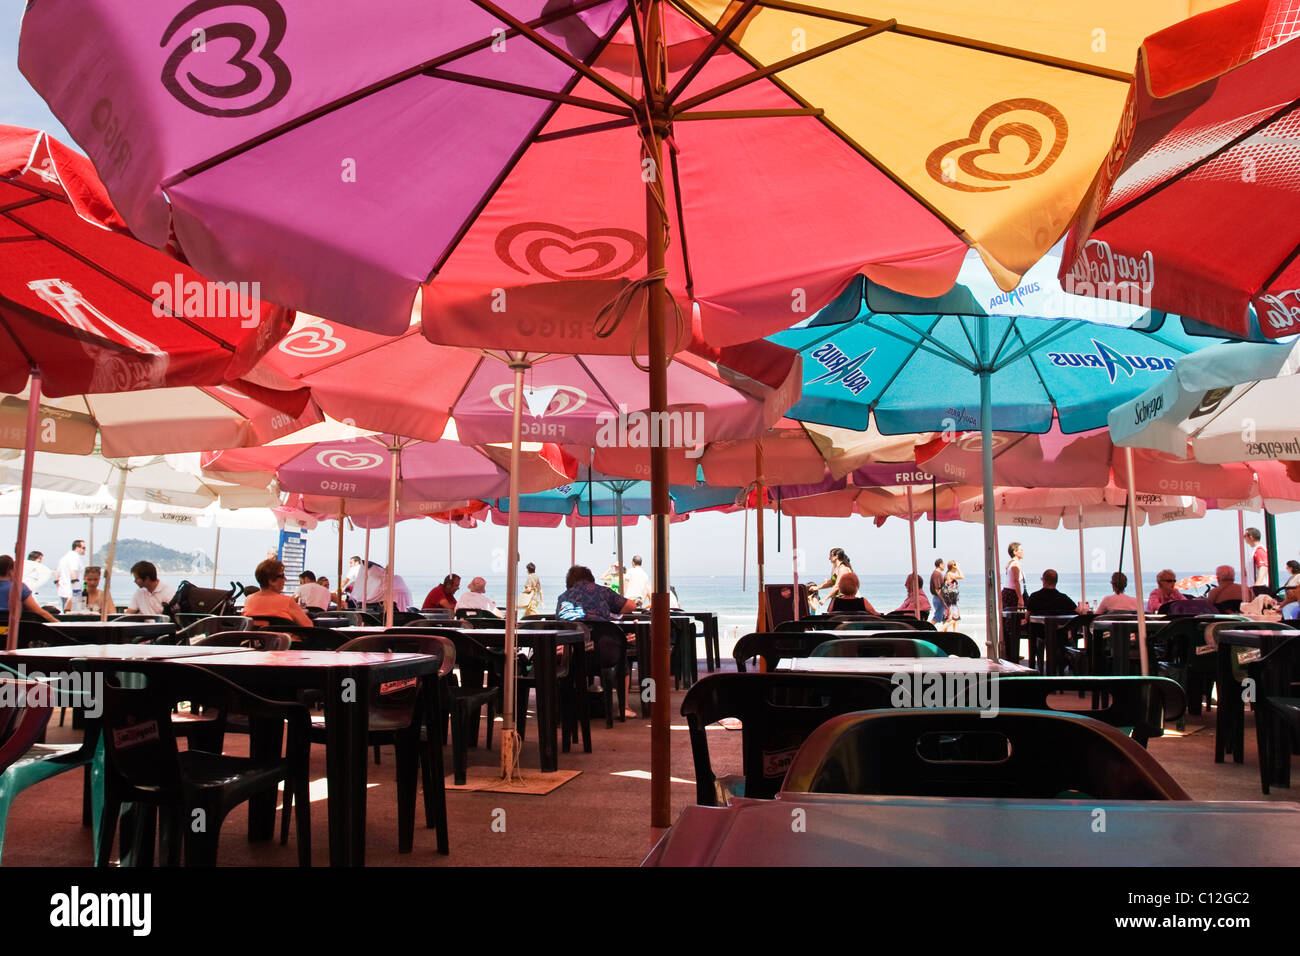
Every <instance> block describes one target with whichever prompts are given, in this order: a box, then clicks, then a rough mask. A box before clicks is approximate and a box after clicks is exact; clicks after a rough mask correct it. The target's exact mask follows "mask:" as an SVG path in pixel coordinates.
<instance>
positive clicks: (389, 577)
mask: <svg viewBox="0 0 1300 956" xmlns="http://www.w3.org/2000/svg"><path fill="white" fill-rule="evenodd" d="M388 451H389V461H388V567H386V568H384V627H392V626H393V605H394V604H395V603H396V602H395V600H394V595H393V561H394V560H395V559H396V557H397V468H398V463H399V462H400V461H401V457H402V447H401V445H399V444H398V443H397V442H393V446H392V447H391V448H389V449H388Z"/></svg>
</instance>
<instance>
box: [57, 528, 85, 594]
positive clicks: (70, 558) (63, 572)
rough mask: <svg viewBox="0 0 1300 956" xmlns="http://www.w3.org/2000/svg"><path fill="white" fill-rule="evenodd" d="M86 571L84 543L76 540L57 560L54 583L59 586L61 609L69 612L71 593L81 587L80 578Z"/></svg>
mask: <svg viewBox="0 0 1300 956" xmlns="http://www.w3.org/2000/svg"><path fill="white" fill-rule="evenodd" d="M85 570H86V542H84V541H82V540H81V539H80V538H78V539H77V540H76V541H74V542H72V549H71V550H70V551H69V552H68V553H67V554H65V555H64V556H63V557H61V558H59V569H58V571H57V572H56V573H55V582H56V583H57V584H58V586H59V597H60V598H61V599H62V600H63V609H64V610H65V611H69V610H71V608H70V607H69V604H70V603H71V602H72V592H73V591H74V590H75V589H79V588H80V587H81V578H82V575H83V574H84V573H85Z"/></svg>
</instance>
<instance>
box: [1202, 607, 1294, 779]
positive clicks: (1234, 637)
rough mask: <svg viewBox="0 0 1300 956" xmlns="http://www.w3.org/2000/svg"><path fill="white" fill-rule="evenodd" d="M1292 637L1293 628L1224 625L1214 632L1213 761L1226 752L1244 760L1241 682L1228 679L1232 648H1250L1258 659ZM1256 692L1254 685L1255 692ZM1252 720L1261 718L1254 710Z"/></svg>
mask: <svg viewBox="0 0 1300 956" xmlns="http://www.w3.org/2000/svg"><path fill="white" fill-rule="evenodd" d="M1296 636H1297V633H1296V632H1295V631H1266V630H1262V629H1258V628H1253V629H1252V628H1249V627H1242V628H1241V629H1236V628H1233V629H1231V630H1229V629H1227V628H1224V629H1223V630H1220V631H1219V632H1218V633H1217V634H1216V635H1215V638H1216V640H1217V641H1218V645H1219V652H1218V673H1217V674H1216V675H1215V682H1214V695H1215V699H1216V700H1217V701H1218V707H1217V708H1216V710H1215V715H1214V762H1215V763H1223V758H1224V755H1225V754H1227V753H1231V754H1232V760H1233V763H1241V762H1243V760H1244V759H1245V753H1244V751H1245V749H1246V747H1245V744H1246V704H1245V702H1244V701H1243V700H1242V699H1241V685H1240V684H1238V683H1237V682H1236V681H1234V680H1233V679H1232V655H1233V650H1234V648H1243V647H1244V648H1251V649H1252V650H1255V651H1257V652H1258V653H1256V654H1251V655H1249V656H1250V658H1251V659H1254V660H1258V659H1259V658H1260V657H1262V656H1263V655H1265V654H1267V653H1269V652H1270V651H1272V650H1273V649H1274V648H1275V647H1277V646H1278V645H1279V644H1281V643H1283V642H1284V641H1289V640H1291V638H1293V637H1296ZM1258 692H1259V689H1258V688H1257V689H1256V693H1257V694H1258ZM1256 699H1258V697H1257V698H1256ZM1255 719H1256V720H1262V719H1263V714H1262V713H1256V715H1255Z"/></svg>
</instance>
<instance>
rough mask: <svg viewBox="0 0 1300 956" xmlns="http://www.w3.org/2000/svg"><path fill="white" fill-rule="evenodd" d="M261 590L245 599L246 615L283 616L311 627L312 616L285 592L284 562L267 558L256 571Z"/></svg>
mask: <svg viewBox="0 0 1300 956" xmlns="http://www.w3.org/2000/svg"><path fill="white" fill-rule="evenodd" d="M254 574H255V575H256V576H257V583H258V584H259V585H260V586H261V590H260V591H258V592H257V593H255V594H250V595H249V596H248V598H247V599H246V600H245V601H244V617H282V618H284V619H286V620H291V621H293V623H295V624H301V625H302V626H303V627H311V618H310V617H308V616H307V612H306V611H304V610H303V609H302V607H301V606H300V605H299V604H298V602H297V601H296V600H294V599H293V598H291V597H289V595H287V594H285V593H284V564H282V563H281V562H280V561H277V560H276V559H275V558H267V559H266V560H265V561H263V562H262V563H261V564H259V565H258V566H257V570H256V571H255V572H254Z"/></svg>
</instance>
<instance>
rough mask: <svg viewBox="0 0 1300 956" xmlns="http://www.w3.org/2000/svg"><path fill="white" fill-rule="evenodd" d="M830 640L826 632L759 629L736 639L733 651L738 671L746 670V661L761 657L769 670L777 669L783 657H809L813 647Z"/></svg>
mask: <svg viewBox="0 0 1300 956" xmlns="http://www.w3.org/2000/svg"><path fill="white" fill-rule="evenodd" d="M828 640H830V638H828V637H827V636H826V634H825V633H817V632H811V633H810V632H805V631H757V632H755V633H753V634H746V635H745V636H744V637H742V638H741V639H740V640H738V641H736V646H735V647H734V648H733V649H732V651H731V656H732V657H733V658H735V661H736V670H737V672H739V673H741V674H743V673H745V671H746V666H745V662H746V661H749V660H752V659H754V658H755V657H761V658H762V659H763V663H764V664H765V665H766V667H767V669H768V670H769V671H773V670H776V665H777V664H778V663H779V662H780V660H781V658H783V657H808V656H809V655H810V654H812V652H813V648H815V647H817V646H818V645H820V644H825V643H826V641H828Z"/></svg>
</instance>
